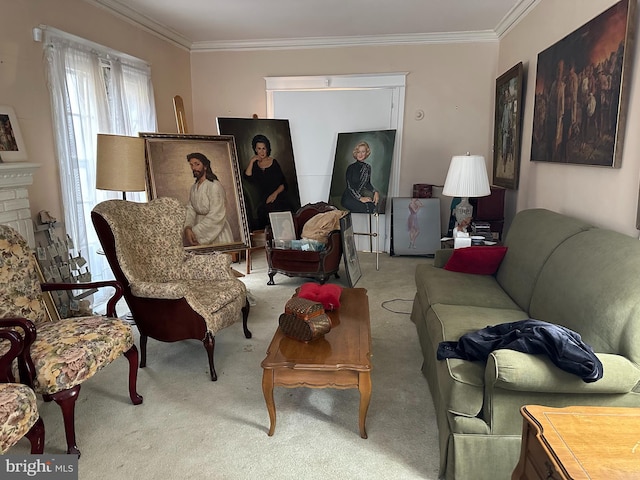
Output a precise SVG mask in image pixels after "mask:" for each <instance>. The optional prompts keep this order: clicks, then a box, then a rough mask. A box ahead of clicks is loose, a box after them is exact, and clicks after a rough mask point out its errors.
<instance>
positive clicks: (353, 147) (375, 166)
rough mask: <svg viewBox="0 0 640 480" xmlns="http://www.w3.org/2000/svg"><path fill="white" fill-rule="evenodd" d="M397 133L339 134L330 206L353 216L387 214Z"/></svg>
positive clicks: (388, 131)
mask: <svg viewBox="0 0 640 480" xmlns="http://www.w3.org/2000/svg"><path fill="white" fill-rule="evenodd" d="M395 133H396V131H395V130H382V131H372V132H357V133H339V134H338V141H337V144H336V158H335V162H334V165H333V176H332V178H331V189H330V193H329V197H330V203H331V204H332V205H335V206H337V207H338V208H341V209H342V210H349V211H350V212H352V213H369V214H372V213H384V211H385V208H386V198H387V191H388V188H389V174H390V171H391V161H392V159H393V146H394V142H395Z"/></svg>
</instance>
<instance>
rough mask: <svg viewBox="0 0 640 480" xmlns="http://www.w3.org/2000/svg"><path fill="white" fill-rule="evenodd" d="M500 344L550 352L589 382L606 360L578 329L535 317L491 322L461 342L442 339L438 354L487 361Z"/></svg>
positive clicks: (561, 365)
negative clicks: (492, 324)
mask: <svg viewBox="0 0 640 480" xmlns="http://www.w3.org/2000/svg"><path fill="white" fill-rule="evenodd" d="M500 348H506V349H509V350H516V351H518V352H524V353H533V354H546V355H547V356H548V357H549V359H550V360H551V361H552V362H553V364H554V365H555V366H556V367H558V368H561V369H562V370H565V371H567V372H569V373H573V374H575V375H578V376H579V377H580V378H582V380H584V381H585V382H595V381H596V380H599V379H601V378H602V373H603V371H602V362H600V360H599V359H598V357H596V355H595V353H593V349H592V348H591V347H590V346H589V345H587V344H586V343H584V342H583V341H582V338H581V337H580V335H579V334H578V333H576V332H574V331H573V330H569V329H568V328H565V327H561V326H559V325H555V324H553V323H547V322H543V321H540V320H533V319H528V320H520V321H518V322H511V323H502V324H500V325H495V326H488V327H486V328H483V329H481V330H478V331H475V332H470V333H466V334H464V335H462V336H461V337H460V339H459V340H458V341H457V342H440V344H439V345H438V352H437V358H438V360H443V359H445V358H460V359H462V360H483V361H486V360H487V357H488V356H489V354H490V353H491V352H492V351H494V350H498V349H500Z"/></svg>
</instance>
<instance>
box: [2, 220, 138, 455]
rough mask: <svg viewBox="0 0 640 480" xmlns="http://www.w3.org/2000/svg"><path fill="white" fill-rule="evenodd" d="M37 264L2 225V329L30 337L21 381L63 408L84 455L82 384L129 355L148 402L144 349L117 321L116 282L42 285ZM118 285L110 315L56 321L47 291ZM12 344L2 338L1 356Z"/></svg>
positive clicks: (132, 381) (132, 393) (71, 438)
mask: <svg viewBox="0 0 640 480" xmlns="http://www.w3.org/2000/svg"><path fill="white" fill-rule="evenodd" d="M35 262H36V260H35V257H34V255H33V252H32V251H31V250H30V249H29V246H28V245H27V244H26V241H25V240H24V238H22V237H21V236H20V234H19V233H18V232H16V231H15V230H13V229H12V228H11V227H7V226H4V225H0V287H1V288H0V328H10V329H12V330H14V331H17V332H19V334H20V335H21V336H22V337H23V338H24V342H25V345H24V348H23V349H22V350H21V352H20V353H19V355H18V362H17V366H18V368H17V370H18V371H19V377H20V380H21V382H23V383H26V384H28V385H29V386H30V387H31V388H33V390H34V391H35V392H36V393H37V394H41V395H42V396H43V397H44V400H45V401H50V400H54V401H55V402H56V403H57V404H58V405H60V407H61V409H62V417H63V420H64V428H65V434H66V438H67V453H73V454H77V455H80V451H79V450H78V447H77V445H76V435H75V425H74V410H75V402H76V399H77V398H78V395H79V393H80V385H81V384H82V383H83V382H84V381H85V380H88V379H89V378H91V377H93V376H94V375H95V374H96V373H97V372H98V371H100V370H101V369H102V368H104V367H105V366H107V365H108V364H109V363H111V362H112V361H113V360H115V359H116V358H118V357H119V356H120V355H122V354H124V355H125V356H126V358H127V360H128V361H129V382H128V386H129V397H130V398H131V401H132V402H133V404H134V405H138V404H140V403H142V397H141V396H140V395H138V393H137V391H136V380H137V374H138V350H137V348H136V346H135V345H134V343H133V331H132V329H131V326H130V325H129V324H128V323H125V322H123V321H121V320H119V319H117V318H113V317H116V314H115V305H116V302H117V301H118V299H120V298H121V297H122V286H121V285H120V284H119V283H118V282H116V281H104V282H91V283H83V284H81V283H74V284H61V283H41V282H40V279H39V278H38V273H37V267H36V263H35ZM107 286H108V287H113V288H115V294H114V295H113V296H112V297H111V299H110V300H109V302H108V304H107V316H98V315H94V316H87V317H74V318H67V319H62V320H58V321H51V319H50V318H49V316H48V315H47V312H46V306H45V304H44V302H43V298H42V291H52V290H71V289H73V290H79V289H83V288H100V287H107ZM9 344H10V342H7V341H2V340H0V355H2V354H4V353H5V352H6V351H8V349H9V348H10V347H9Z"/></svg>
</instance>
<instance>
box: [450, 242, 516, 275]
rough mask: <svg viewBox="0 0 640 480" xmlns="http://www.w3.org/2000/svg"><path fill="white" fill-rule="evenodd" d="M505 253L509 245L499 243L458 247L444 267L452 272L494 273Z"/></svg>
mask: <svg viewBox="0 0 640 480" xmlns="http://www.w3.org/2000/svg"><path fill="white" fill-rule="evenodd" d="M505 253H507V247H502V246H497V245H496V246H487V247H482V246H478V247H467V248H457V249H455V250H454V251H453V254H452V255H451V258H449V261H448V262H447V264H446V265H445V266H444V269H445V270H449V271H450V272H461V273H473V274H475V275H493V274H494V273H496V271H497V270H498V267H499V266H500V263H501V262H502V259H503V258H504V255H505Z"/></svg>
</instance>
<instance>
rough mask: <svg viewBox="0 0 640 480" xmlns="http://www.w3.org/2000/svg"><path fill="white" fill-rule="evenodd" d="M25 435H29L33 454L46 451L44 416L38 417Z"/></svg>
mask: <svg viewBox="0 0 640 480" xmlns="http://www.w3.org/2000/svg"><path fill="white" fill-rule="evenodd" d="M25 437H27V439H28V440H29V443H31V453H32V454H33V455H36V454H37V455H40V454H42V452H44V422H43V421H42V418H40V417H38V420H37V421H36V423H34V424H33V426H32V427H31V429H30V430H29V431H28V432H27V434H26V435H25Z"/></svg>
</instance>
